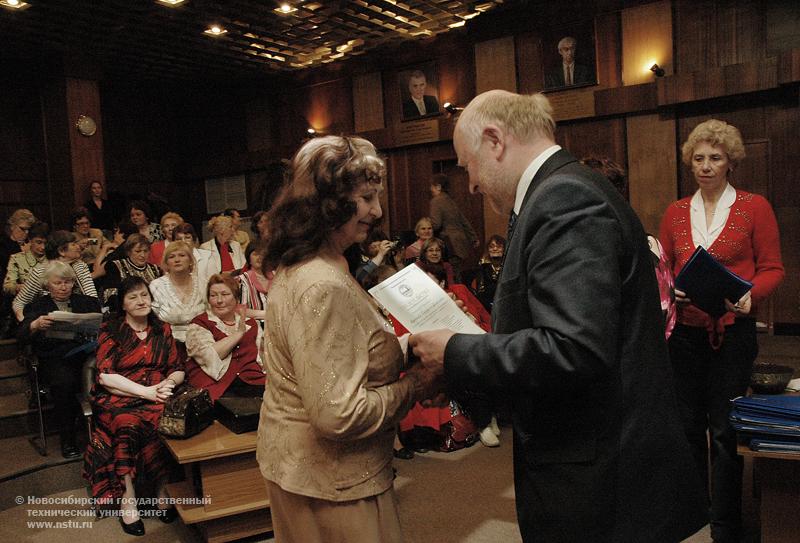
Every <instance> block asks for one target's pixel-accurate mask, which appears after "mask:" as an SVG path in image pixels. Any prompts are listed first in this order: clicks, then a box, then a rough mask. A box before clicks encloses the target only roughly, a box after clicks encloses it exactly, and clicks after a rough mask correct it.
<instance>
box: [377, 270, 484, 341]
mask: <svg viewBox="0 0 800 543" xmlns="http://www.w3.org/2000/svg"><path fill="white" fill-rule="evenodd" d="M369 293H370V294H371V295H372V297H373V298H375V299H376V300H378V302H379V303H380V304H381V305H383V307H385V308H386V309H387V310H388V311H389V313H391V314H392V317H394V318H395V319H397V320H398V321H400V322H401V323H402V324H403V326H405V327H406V328H407V329H408V331H409V332H411V333H412V334H417V333H419V332H425V331H428V330H438V329H440V328H447V329H449V330H452V331H454V332H458V333H460V334H484V333H486V332H484V330H483V329H482V328H481V327H480V326H478V325H477V324H475V323H474V322H473V321H472V319H471V318H470V317H469V316H468V315H467V314H466V313H464V312H463V311H462V310H461V309H460V308H459V307H458V306H457V305H456V303H455V302H454V301H453V299H452V298H450V295H449V294H448V293H447V292H445V291H444V290H443V289H442V287H440V286H439V285H438V284H436V281H434V280H433V279H431V278H430V277H428V274H426V273H425V272H424V271H422V269H420V268H419V267H417V266H415V265H413V264H412V265H410V266H406V267H405V268H403V269H402V270H400V271H399V272H397V273H396V274H394V275H393V276H391V277H389V278H388V279H386V280H385V281H383V282H382V283H380V284H378V285H376V286H374V287H372V288H371V289H369Z"/></svg>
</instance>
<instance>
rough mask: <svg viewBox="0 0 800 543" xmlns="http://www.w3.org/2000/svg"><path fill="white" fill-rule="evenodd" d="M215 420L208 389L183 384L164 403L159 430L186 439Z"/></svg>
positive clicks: (163, 433)
mask: <svg viewBox="0 0 800 543" xmlns="http://www.w3.org/2000/svg"><path fill="white" fill-rule="evenodd" d="M213 422H214V407H213V406H212V404H211V396H210V395H209V393H208V391H207V390H206V389H204V388H195V387H193V386H189V385H181V386H180V387H179V388H177V389H176V390H175V392H174V393H173V395H172V397H171V398H170V399H169V400H167V402H166V404H165V405H164V411H163V412H162V413H161V419H160V420H159V421H158V431H159V433H160V434H161V435H164V436H167V437H172V438H177V439H186V438H188V437H192V436H194V435H197V434H199V433H200V432H202V431H203V430H205V429H206V428H208V427H209V426H211V424H212V423H213Z"/></svg>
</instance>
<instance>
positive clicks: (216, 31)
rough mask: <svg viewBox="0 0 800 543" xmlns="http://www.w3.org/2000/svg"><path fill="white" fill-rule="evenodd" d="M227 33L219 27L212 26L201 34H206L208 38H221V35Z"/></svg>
mask: <svg viewBox="0 0 800 543" xmlns="http://www.w3.org/2000/svg"><path fill="white" fill-rule="evenodd" d="M227 33H228V31H227V30H225V29H224V28H222V27H221V26H219V25H212V26H210V27H208V28H207V29H206V30H204V31H203V34H208V35H209V36H214V37H217V36H222V35H223V34H227Z"/></svg>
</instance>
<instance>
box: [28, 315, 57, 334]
mask: <svg viewBox="0 0 800 543" xmlns="http://www.w3.org/2000/svg"><path fill="white" fill-rule="evenodd" d="M54 322H55V320H54V319H53V318H52V317H48V316H47V315H42V316H41V317H39V318H38V319H36V320H34V321H33V322H31V331H32V332H39V331H41V330H47V329H48V328H50V327H51V326H53V323H54Z"/></svg>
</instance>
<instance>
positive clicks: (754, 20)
mask: <svg viewBox="0 0 800 543" xmlns="http://www.w3.org/2000/svg"><path fill="white" fill-rule="evenodd" d="M717 9H718V12H717V21H718V22H717V36H716V40H717V44H718V49H717V50H718V52H719V65H720V66H727V65H729V64H741V63H743V62H752V61H755V60H759V59H762V58H764V57H765V56H766V54H765V52H766V41H767V31H766V18H765V17H764V10H765V5H764V3H762V2H752V1H745V0H739V1H736V2H720V3H718V4H717Z"/></svg>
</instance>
